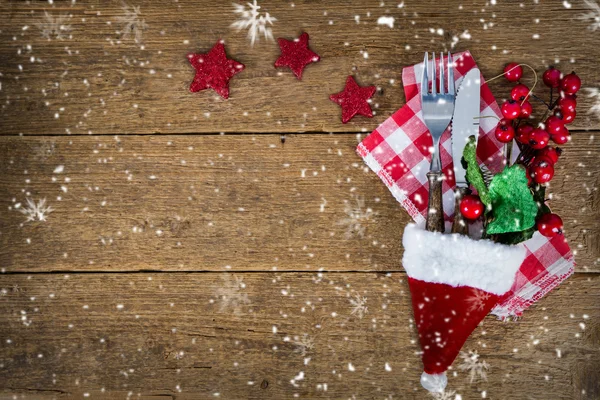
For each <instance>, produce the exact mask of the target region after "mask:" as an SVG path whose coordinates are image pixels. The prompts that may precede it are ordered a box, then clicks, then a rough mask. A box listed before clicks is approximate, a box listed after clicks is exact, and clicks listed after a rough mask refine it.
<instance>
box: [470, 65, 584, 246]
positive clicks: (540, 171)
mask: <svg viewBox="0 0 600 400" xmlns="http://www.w3.org/2000/svg"><path fill="white" fill-rule="evenodd" d="M503 75H504V76H505V78H506V79H507V80H508V81H509V82H513V83H516V85H515V86H514V87H513V88H512V90H511V92H510V99H509V100H507V101H505V102H504V104H502V106H501V108H500V110H501V112H502V117H503V118H502V119H501V120H500V121H499V122H498V126H497V127H496V130H495V132H494V133H495V136H496V139H497V140H498V141H500V142H502V143H506V144H507V146H506V147H507V153H508V154H507V156H508V157H507V158H510V156H509V154H510V152H511V151H512V144H513V140H516V143H517V145H518V147H519V150H520V154H519V157H518V158H517V163H518V164H521V165H523V167H524V168H526V171H527V178H528V180H529V187H530V188H531V190H532V192H533V193H534V195H535V194H538V195H539V196H537V197H541V198H542V201H543V193H544V187H543V185H542V184H545V183H547V182H549V181H550V180H551V179H552V178H553V177H554V165H555V164H556V163H557V162H558V158H559V157H560V155H561V153H562V150H561V148H560V147H557V146H552V145H551V142H554V143H555V144H556V145H563V144H565V143H567V142H568V141H569V140H570V139H571V134H570V133H569V130H568V129H567V127H566V125H568V124H570V123H572V122H573V120H574V119H575V117H576V115H577V114H576V107H577V96H576V93H577V92H578V91H579V89H580V88H581V80H580V78H579V76H577V75H576V74H575V72H572V73H570V74H567V75H564V74H562V73H561V72H560V71H559V70H558V69H556V68H554V67H550V68H548V69H547V70H546V71H545V72H544V74H543V76H542V80H543V81H544V84H545V85H546V86H547V87H549V88H550V100H549V101H548V102H545V101H544V100H542V99H540V98H539V97H537V96H535V95H534V94H533V93H532V90H530V89H529V87H528V86H527V85H524V84H523V83H521V82H520V80H521V78H522V77H523V68H522V67H521V65H519V64H517V63H509V64H507V65H506V67H505V68H504V74H503ZM534 87H535V85H534ZM555 91H556V92H558V97H557V98H556V99H553V95H554V93H555ZM531 99H535V100H537V101H540V102H542V103H543V104H544V105H545V106H546V108H547V111H546V114H545V115H544V116H543V117H542V119H541V120H540V121H539V122H538V123H537V124H534V123H532V122H531V121H532V119H533V115H532V112H533V107H532V105H531V103H530V100H531ZM508 161H510V160H508ZM543 208H544V210H547V211H548V212H540V213H539V214H538V219H537V223H536V227H537V229H538V231H539V232H540V233H541V234H542V235H544V236H548V237H553V236H556V235H558V234H561V233H562V225H563V224H562V220H561V219H560V217H559V216H558V215H556V214H552V213H550V212H549V210H548V208H547V207H543ZM460 209H461V213H462V214H463V216H464V217H465V218H467V219H476V218H478V217H479V216H480V215H482V213H483V204H482V203H481V200H480V199H479V197H478V196H473V195H469V196H465V198H464V199H463V201H462V202H461V205H460Z"/></svg>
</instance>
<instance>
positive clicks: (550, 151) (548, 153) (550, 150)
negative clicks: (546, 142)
mask: <svg viewBox="0 0 600 400" xmlns="http://www.w3.org/2000/svg"><path fill="white" fill-rule="evenodd" d="M561 153H562V149H561V148H560V147H550V146H548V147H546V148H543V149H541V150H538V151H537V152H536V157H547V158H548V159H550V160H551V161H552V164H556V163H557V162H558V157H560V155H561Z"/></svg>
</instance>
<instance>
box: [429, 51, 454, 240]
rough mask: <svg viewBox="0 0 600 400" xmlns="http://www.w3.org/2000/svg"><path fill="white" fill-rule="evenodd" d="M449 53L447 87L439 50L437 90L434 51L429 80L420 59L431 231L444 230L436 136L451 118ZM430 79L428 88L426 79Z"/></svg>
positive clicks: (442, 56)
mask: <svg viewBox="0 0 600 400" xmlns="http://www.w3.org/2000/svg"><path fill="white" fill-rule="evenodd" d="M452 64H453V62H452V55H451V54H450V53H449V52H448V88H447V89H446V88H445V87H444V86H445V82H444V55H443V53H440V62H439V65H440V87H439V92H438V90H437V80H436V70H435V53H432V60H431V81H430V80H429V72H428V69H430V64H429V55H428V54H427V53H425V59H424V60H423V78H422V79H421V104H422V112H423V120H425V125H427V129H429V132H430V133H431V138H432V139H433V151H432V153H431V166H430V168H429V172H428V173H427V179H428V180H429V205H428V207H427V223H426V229H427V230H428V231H432V232H444V209H443V207H442V178H443V174H442V171H441V169H442V168H441V165H442V163H441V160H440V152H439V146H440V138H441V137H442V133H444V131H445V130H446V128H447V127H448V125H449V124H450V120H452V115H453V114H454V98H455V90H454V71H453V69H452ZM430 82H431V92H430V91H429V83H430Z"/></svg>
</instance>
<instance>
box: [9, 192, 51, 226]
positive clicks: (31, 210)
mask: <svg viewBox="0 0 600 400" xmlns="http://www.w3.org/2000/svg"><path fill="white" fill-rule="evenodd" d="M15 208H16V209H17V210H18V211H19V212H20V213H21V214H25V215H26V216H27V219H26V221H25V222H32V221H36V220H37V221H42V222H43V221H46V218H47V217H48V214H50V213H51V212H52V211H54V209H53V208H52V207H50V206H47V205H46V199H45V198H43V199H41V200H38V202H37V203H36V202H35V201H33V200H32V199H30V198H27V207H21V205H20V203H19V204H17V205H16V207H15Z"/></svg>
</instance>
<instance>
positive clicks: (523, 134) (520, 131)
mask: <svg viewBox="0 0 600 400" xmlns="http://www.w3.org/2000/svg"><path fill="white" fill-rule="evenodd" d="M531 132H533V126H531V125H529V124H523V125H519V128H517V135H516V139H517V141H518V142H519V143H523V144H529V135H530V134H531Z"/></svg>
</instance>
